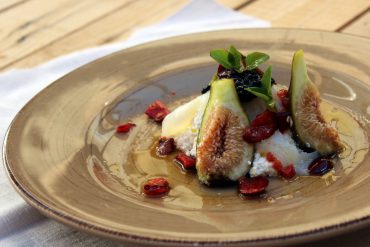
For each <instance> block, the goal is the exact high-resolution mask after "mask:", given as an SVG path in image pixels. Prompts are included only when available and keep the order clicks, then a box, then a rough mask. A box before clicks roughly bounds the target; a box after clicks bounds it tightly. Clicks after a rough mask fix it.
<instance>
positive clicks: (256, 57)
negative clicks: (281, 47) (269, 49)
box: [245, 52, 270, 70]
mask: <svg viewBox="0 0 370 247" xmlns="http://www.w3.org/2000/svg"><path fill="white" fill-rule="evenodd" d="M269 58H270V56H269V55H267V54H265V53H262V52H252V53H250V54H248V55H247V57H246V58H245V62H246V64H247V69H249V70H251V69H255V68H257V67H258V66H259V65H261V64H263V63H264V62H266V61H267V60H269Z"/></svg>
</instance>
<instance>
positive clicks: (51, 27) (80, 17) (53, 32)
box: [0, 0, 130, 68]
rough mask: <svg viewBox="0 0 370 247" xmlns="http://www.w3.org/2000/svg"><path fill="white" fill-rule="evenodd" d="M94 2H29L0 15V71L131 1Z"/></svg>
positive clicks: (40, 0) (71, 0) (89, 0)
mask: <svg viewBox="0 0 370 247" xmlns="http://www.w3.org/2000/svg"><path fill="white" fill-rule="evenodd" d="M92 2H93V1H91V0H82V1H74V0H58V2H57V4H56V2H54V1H49V0H38V1H29V2H26V3H25V4H22V5H19V6H18V7H17V8H12V9H10V10H9V11H6V12H4V13H3V14H2V15H0V30H2V32H1V33H0V40H1V42H0V50H1V51H2V54H1V55H2V56H1V59H0V68H3V67H6V66H8V65H9V64H12V63H13V62H14V61H16V60H19V59H21V58H22V57H25V56H27V55H28V54H31V53H32V52H35V51H36V50H38V49H40V48H42V47H44V46H45V45H48V44H50V43H52V42H53V41H55V40H58V39H60V38H62V37H63V36H65V35H66V34H67V33H70V32H73V31H76V30H78V29H80V28H82V27H84V26H88V25H90V24H91V23H92V22H94V20H96V19H99V18H101V17H103V16H105V15H109V14H110V13H111V12H114V11H116V10H117V9H119V8H122V7H124V6H125V5H127V4H129V3H130V1H129V0H125V1H104V2H102V1H94V2H95V3H94V4H92ZM41 6H42V7H41Z"/></svg>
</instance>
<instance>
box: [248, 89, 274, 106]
mask: <svg viewBox="0 0 370 247" xmlns="http://www.w3.org/2000/svg"><path fill="white" fill-rule="evenodd" d="M257 89H261V88H257ZM245 90H247V91H248V92H250V93H251V94H254V95H255V96H257V97H258V98H260V99H262V100H263V101H264V102H266V103H267V102H269V101H270V98H269V97H268V96H267V95H266V94H265V93H264V92H261V90H256V89H253V88H246V89H245Z"/></svg>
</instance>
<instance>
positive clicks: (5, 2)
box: [0, 0, 27, 13]
mask: <svg viewBox="0 0 370 247" xmlns="http://www.w3.org/2000/svg"><path fill="white" fill-rule="evenodd" d="M26 1H27V0H0V13H2V12H4V11H7V10H9V9H11V8H13V7H16V6H18V5H19V4H22V3H24V2H26Z"/></svg>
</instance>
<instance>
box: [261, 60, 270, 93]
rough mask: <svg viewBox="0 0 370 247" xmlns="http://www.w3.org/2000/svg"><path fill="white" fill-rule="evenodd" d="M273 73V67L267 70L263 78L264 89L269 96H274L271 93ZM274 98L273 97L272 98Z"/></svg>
mask: <svg viewBox="0 0 370 247" xmlns="http://www.w3.org/2000/svg"><path fill="white" fill-rule="evenodd" d="M271 72H272V68H271V65H270V66H269V67H268V68H267V69H266V71H265V73H263V76H262V83H261V84H262V85H261V86H262V88H263V89H264V90H266V94H267V95H272V93H271ZM271 97H272V96H271Z"/></svg>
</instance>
